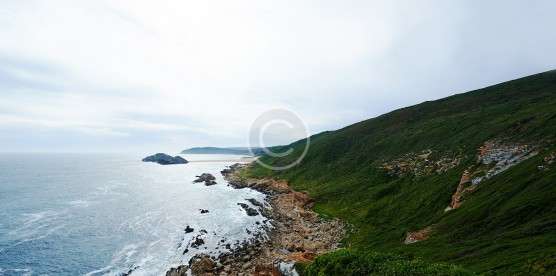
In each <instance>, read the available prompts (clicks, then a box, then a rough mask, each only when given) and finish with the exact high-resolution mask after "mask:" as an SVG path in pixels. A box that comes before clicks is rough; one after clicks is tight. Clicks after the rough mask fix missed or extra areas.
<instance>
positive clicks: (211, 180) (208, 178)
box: [193, 173, 216, 186]
mask: <svg viewBox="0 0 556 276" xmlns="http://www.w3.org/2000/svg"><path fill="white" fill-rule="evenodd" d="M215 180H216V177H214V175H212V174H210V173H203V174H201V175H198V176H197V179H195V180H193V183H201V182H205V186H211V185H215V184H216V181H215Z"/></svg>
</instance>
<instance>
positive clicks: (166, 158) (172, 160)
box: [143, 153, 188, 165]
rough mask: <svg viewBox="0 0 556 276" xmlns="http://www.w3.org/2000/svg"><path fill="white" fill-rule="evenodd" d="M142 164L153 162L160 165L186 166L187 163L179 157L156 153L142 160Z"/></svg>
mask: <svg viewBox="0 0 556 276" xmlns="http://www.w3.org/2000/svg"><path fill="white" fill-rule="evenodd" d="M143 162H155V163H158V164H160V165H174V164H187V163H188V161H187V160H185V159H183V158H182V157H180V156H174V157H172V156H170V155H168V154H165V153H157V154H154V155H151V156H147V157H145V158H143Z"/></svg>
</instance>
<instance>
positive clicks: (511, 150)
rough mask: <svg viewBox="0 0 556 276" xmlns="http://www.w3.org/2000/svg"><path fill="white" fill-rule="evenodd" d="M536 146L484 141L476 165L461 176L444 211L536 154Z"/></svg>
mask: <svg viewBox="0 0 556 276" xmlns="http://www.w3.org/2000/svg"><path fill="white" fill-rule="evenodd" d="M536 148H537V146H536V145H527V144H520V143H511V142H502V141H500V140H489V141H486V142H485V143H484V144H483V146H481V147H480V148H479V149H478V150H477V151H478V154H477V164H476V165H474V166H471V167H470V168H468V169H467V170H466V171H465V172H464V173H463V175H462V176H461V179H460V182H459V184H458V187H457V189H456V191H455V192H454V194H453V195H452V201H451V202H450V205H449V206H448V207H447V208H446V209H445V211H450V210H453V209H457V208H459V207H460V206H461V204H462V203H463V200H464V198H465V196H466V195H468V194H471V193H472V192H473V191H475V190H476V189H477V187H478V185H479V184H480V183H481V182H482V181H484V180H487V179H489V178H492V177H493V176H495V175H497V174H500V173H502V172H504V171H506V170H507V169H509V168H511V167H513V166H515V165H517V164H519V163H521V162H523V161H525V160H527V159H529V158H531V157H533V156H535V155H537V154H538V152H537V150H536Z"/></svg>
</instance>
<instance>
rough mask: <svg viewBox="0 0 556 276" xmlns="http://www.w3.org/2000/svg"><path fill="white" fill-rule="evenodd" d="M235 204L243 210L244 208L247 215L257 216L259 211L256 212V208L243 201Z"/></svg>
mask: <svg viewBox="0 0 556 276" xmlns="http://www.w3.org/2000/svg"><path fill="white" fill-rule="evenodd" d="M237 205H239V206H241V208H243V210H245V212H247V215H248V216H251V217H252V216H258V215H259V212H257V210H255V209H253V208H251V207H249V205H247V204H245V203H238V204H237Z"/></svg>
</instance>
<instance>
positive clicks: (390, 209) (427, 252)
mask: <svg viewBox="0 0 556 276" xmlns="http://www.w3.org/2000/svg"><path fill="white" fill-rule="evenodd" d="M555 135H556V71H549V72H545V73H542V74H537V75H533V76H529V77H525V78H522V79H518V80H513V81H509V82H505V83H502V84H498V85H494V86H491V87H487V88H484V89H480V90H476V91H472V92H468V93H463V94H458V95H454V96H451V97H448V98H444V99H441V100H436V101H430V102H424V103H421V104H418V105H415V106H411V107H407V108H403V109H399V110H396V111H393V112H390V113H388V114H385V115H382V116H379V117H376V118H373V119H369V120H366V121H363V122H360V123H357V124H354V125H351V126H348V127H345V128H343V129H340V130H337V131H331V132H325V133H321V134H319V135H315V136H313V137H311V140H310V142H311V143H310V148H309V151H308V153H307V155H306V157H305V158H304V159H303V161H302V163H301V164H300V165H298V166H296V167H294V168H292V169H289V170H285V171H270V170H268V169H265V168H263V167H261V166H256V167H254V168H253V169H251V171H250V172H249V173H250V174H252V175H253V176H257V177H265V176H271V177H276V178H282V179H286V180H288V181H289V182H290V184H291V185H292V187H293V188H295V189H297V190H302V191H307V192H308V193H309V194H310V195H312V196H313V197H314V198H315V199H316V202H317V203H316V205H315V210H317V211H318V212H319V213H321V214H322V215H323V216H334V217H340V218H342V219H344V220H345V221H347V222H349V223H350V224H352V225H353V226H354V231H353V232H352V233H351V234H349V236H348V237H347V238H346V240H345V245H346V247H348V248H349V250H350V251H351V252H353V254H367V253H368V252H370V251H378V252H389V253H395V254H398V255H403V256H410V257H411V256H416V257H419V258H422V259H424V260H426V261H430V262H441V263H451V264H458V265H460V266H462V267H464V268H466V269H469V270H471V271H475V272H494V273H503V274H506V273H512V274H513V273H525V274H532V273H536V272H538V273H543V272H549V271H552V272H553V273H556V165H555V164H554V161H553V160H554V156H556V154H555V152H556V146H555V140H554V138H555ZM489 141H490V142H492V143H493V145H494V146H492V149H490V148H488V147H487V150H485V151H486V152H487V153H486V154H485V156H486V157H485V159H482V160H485V161H484V162H483V163H480V164H479V163H478V156H479V152H478V149H479V148H480V147H481V146H483V145H485V143H486V142H489ZM305 143H306V141H305V140H302V141H298V142H296V143H294V144H293V145H294V147H295V149H296V150H295V152H296V153H297V154H300V153H301V152H302V149H303V147H304V146H305ZM489 150H491V151H489ZM513 151H517V152H518V153H520V152H522V151H526V153H527V155H526V157H524V158H523V160H519V161H515V164H513V166H511V167H510V168H509V169H507V170H505V171H501V172H498V174H496V175H493V176H491V177H484V176H488V174H489V173H488V172H489V170H490V171H495V170H496V169H497V166H498V165H500V164H501V165H500V166H502V165H503V164H505V163H504V162H510V163H511V162H514V159H512V158H514V157H508V158H507V159H508V160H509V161H508V160H505V161H500V163H496V162H494V163H489V164H487V161H486V160H487V159H486V158H487V157H490V155H488V154H491V155H492V156H497V155H496V154H499V153H500V152H502V153H501V155H504V154H507V155H510V153H508V152H513ZM518 153H515V154H516V156H517V154H518ZM535 154H536V155H535ZM499 155H500V154H499ZM481 156H482V155H481ZM296 157H297V156H295V155H290V156H289V157H288V158H281V159H273V158H270V157H268V156H264V157H263V158H262V161H264V162H267V163H270V164H276V165H279V164H287V163H289V162H291V161H292V160H295V158H296ZM516 158H517V157H516ZM465 170H469V172H470V173H469V174H470V175H471V178H473V180H475V179H479V178H481V177H483V178H482V179H483V180H482V181H481V182H480V183H479V184H476V185H474V184H465V185H464V186H462V187H464V188H467V187H471V191H469V192H465V193H463V196H462V197H461V206H460V207H459V208H457V209H454V210H451V211H445V209H446V207H448V206H449V205H451V204H452V196H453V195H454V193H455V192H456V190H457V189H458V184H459V183H460V179H462V175H463V174H464V171H465ZM462 182H463V181H462ZM427 227H430V228H427ZM421 229H428V230H427V232H428V233H427V235H428V236H429V238H428V239H426V240H422V241H419V242H416V243H412V244H405V243H404V239H405V238H406V235H407V233H408V232H413V231H417V230H421ZM366 252H367V253H366ZM323 258H328V259H327V260H328V261H329V262H330V260H331V259H333V255H331V256H328V257H326V256H325V257H321V258H319V259H318V260H320V261H318V262H315V263H314V264H313V266H312V268H311V269H312V271H317V270H318V268H317V267H315V266H319V265H323V263H325V262H326V260H325V259H323ZM308 271H309V270H308Z"/></svg>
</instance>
